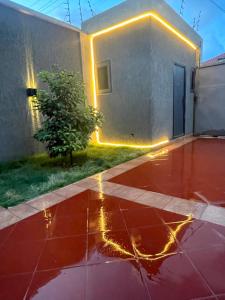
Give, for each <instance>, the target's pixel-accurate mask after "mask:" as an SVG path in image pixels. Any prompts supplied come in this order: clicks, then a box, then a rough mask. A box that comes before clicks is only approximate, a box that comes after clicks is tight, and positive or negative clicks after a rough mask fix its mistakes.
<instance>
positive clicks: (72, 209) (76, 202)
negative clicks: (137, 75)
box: [56, 191, 89, 217]
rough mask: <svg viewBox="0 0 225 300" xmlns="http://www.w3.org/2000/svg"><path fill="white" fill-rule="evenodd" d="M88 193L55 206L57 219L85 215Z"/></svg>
mask: <svg viewBox="0 0 225 300" xmlns="http://www.w3.org/2000/svg"><path fill="white" fill-rule="evenodd" d="M88 201H89V191H85V192H83V193H80V194H79V195H76V196H74V197H71V198H69V199H67V200H66V201H63V202H61V203H59V204H58V205H57V212H56V216H57V217H59V216H60V217H65V216H66V217H69V216H74V215H77V214H79V213H85V214H86V213H87V208H88Z"/></svg>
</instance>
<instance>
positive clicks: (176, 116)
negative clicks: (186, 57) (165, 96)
mask: <svg viewBox="0 0 225 300" xmlns="http://www.w3.org/2000/svg"><path fill="white" fill-rule="evenodd" d="M185 89H186V87H185V67H183V66H179V65H174V70H173V137H174V138H176V137H179V136H182V135H184V134H185Z"/></svg>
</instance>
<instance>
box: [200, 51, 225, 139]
mask: <svg viewBox="0 0 225 300" xmlns="http://www.w3.org/2000/svg"><path fill="white" fill-rule="evenodd" d="M224 78H225V53H224V54H222V55H220V56H218V57H215V58H214V59H211V60H210V61H207V62H205V63H203V64H201V67H200V69H199V78H198V85H197V95H198V97H197V101H196V110H195V112H196V113H195V119H196V122H195V133H196V134H200V135H205V134H206V135H214V136H224V135H225V80H224Z"/></svg>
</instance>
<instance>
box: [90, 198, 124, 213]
mask: <svg viewBox="0 0 225 300" xmlns="http://www.w3.org/2000/svg"><path fill="white" fill-rule="evenodd" d="M96 194H97V195H96V197H95V198H94V197H93V198H92V199H90V201H89V213H99V212H100V211H101V209H104V211H106V212H113V211H118V210H119V209H120V207H119V198H116V197H113V196H109V195H104V194H101V193H96Z"/></svg>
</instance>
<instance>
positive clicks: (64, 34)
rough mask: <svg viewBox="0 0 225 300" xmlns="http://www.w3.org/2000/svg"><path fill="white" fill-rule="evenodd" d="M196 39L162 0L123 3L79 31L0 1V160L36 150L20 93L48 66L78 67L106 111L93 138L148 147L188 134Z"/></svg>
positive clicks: (29, 112)
mask: <svg viewBox="0 0 225 300" xmlns="http://www.w3.org/2000/svg"><path fill="white" fill-rule="evenodd" d="M201 44H202V40H201V38H200V37H199V35H198V34H197V33H196V32H195V31H194V30H193V29H192V28H191V27H190V26H188V25H187V24H186V23H185V22H184V21H183V20H182V18H181V17H180V16H178V15H177V14H176V13H175V12H174V11H173V10H172V9H171V8H170V7H169V6H168V5H167V4H166V3H165V2H163V1H162V0H139V1H137V0H127V1H126V2H124V3H122V4H120V5H118V6H116V7H114V8H112V9H110V10H108V11H106V12H104V13H102V14H100V15H97V16H95V17H93V18H91V19H90V20H88V21H86V22H84V24H83V26H82V32H81V31H80V30H79V29H77V28H75V27H73V26H70V25H68V24H66V23H64V22H60V21H57V20H55V19H53V18H50V17H47V16H44V15H42V14H40V13H37V12H34V11H32V10H29V9H27V8H24V7H22V6H20V5H17V4H14V3H12V2H10V1H7V0H0V61H1V64H0V77H1V88H0V104H1V111H0V128H1V129H0V139H1V147H0V160H8V159H14V158H18V157H21V156H25V155H29V154H32V153H35V152H37V151H40V150H42V149H43V148H42V147H40V144H38V143H37V142H35V141H34V139H33V137H32V136H33V133H34V132H35V130H36V129H37V128H38V126H39V125H38V123H39V122H40V121H39V116H38V114H37V113H34V111H33V109H32V107H31V101H30V100H29V99H28V98H27V96H26V89H27V88H36V87H37V85H38V82H37V78H36V74H37V73H38V72H39V71H40V70H44V69H50V67H51V66H52V65H53V64H58V65H59V66H60V67H62V68H66V69H69V70H74V71H78V72H80V73H81V74H82V75H83V78H84V80H85V82H86V89H87V95H88V100H89V102H90V103H91V104H93V105H94V106H95V107H98V108H99V109H100V110H101V111H102V112H103V114H104V116H105V122H104V126H103V128H102V130H99V133H98V134H97V141H98V142H101V143H106V144H107V143H109V144H110V143H113V144H122V145H133V144H135V145H137V146H140V147H142V146H145V147H147V146H149V145H154V144H155V143H156V144H158V143H159V142H166V141H167V140H169V139H172V138H176V137H178V136H182V135H185V134H192V133H193V101H194V100H193V99H194V93H193V89H192V88H193V86H192V83H193V78H194V77H193V78H192V75H193V74H194V70H195V68H196V67H197V66H198V65H199V59H200V50H201Z"/></svg>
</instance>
